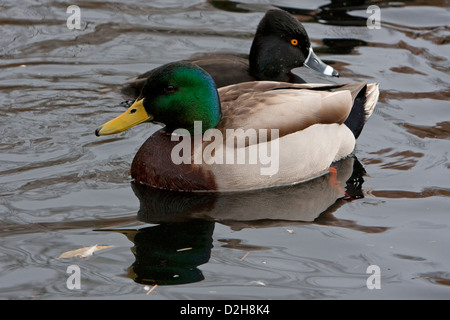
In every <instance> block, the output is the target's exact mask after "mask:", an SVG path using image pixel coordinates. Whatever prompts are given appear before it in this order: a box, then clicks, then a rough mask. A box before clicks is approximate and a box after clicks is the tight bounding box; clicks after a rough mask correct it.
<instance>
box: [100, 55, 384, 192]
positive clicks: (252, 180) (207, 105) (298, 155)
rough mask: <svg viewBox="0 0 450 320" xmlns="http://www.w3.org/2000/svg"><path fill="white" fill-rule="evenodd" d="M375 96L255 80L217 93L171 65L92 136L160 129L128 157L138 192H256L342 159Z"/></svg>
mask: <svg viewBox="0 0 450 320" xmlns="http://www.w3.org/2000/svg"><path fill="white" fill-rule="evenodd" d="M378 94H379V92H378V85H377V84H366V83H363V82H353V83H346V84H335V85H328V84H292V83H286V82H276V81H254V82H244V83H240V84H235V85H230V86H226V87H222V88H219V89H216V86H215V84H214V80H213V79H212V78H211V76H210V75H209V74H208V73H207V72H205V71H204V70H203V69H201V68H200V67H198V66H196V65H194V64H192V63H188V62H173V63H169V64H166V65H163V66H161V67H159V68H156V69H154V70H153V71H152V72H151V74H150V76H149V77H148V79H147V80H146V83H145V85H144V87H143V89H142V92H141V95H140V96H139V97H138V98H137V99H136V101H135V102H134V103H133V105H132V106H131V107H130V108H129V109H128V110H127V111H125V112H124V113H123V114H122V115H120V116H118V117H117V118H115V119H113V120H111V121H109V122H107V123H105V124H104V125H102V126H100V127H98V128H97V129H96V131H95V133H96V135H97V136H101V135H108V134H114V133H118V132H121V131H124V130H127V129H129V128H131V127H133V126H135V125H138V124H140V123H142V122H146V121H154V122H158V123H163V124H165V127H164V128H162V129H161V130H159V131H157V132H155V133H154V134H153V135H152V136H151V137H149V138H148V140H147V141H146V142H145V143H144V144H143V145H142V146H141V148H140V149H139V151H138V152H137V154H136V155H135V157H134V160H133V163H132V165H131V176H132V178H133V179H134V180H135V181H136V182H137V183H143V184H147V185H151V186H153V187H157V188H163V189H169V190H180V191H181V190H182V191H200V190H201V191H240V190H250V189H260V188H266V187H274V186H281V185H289V184H294V183H298V182H301V181H305V180H309V179H312V178H314V177H317V176H320V175H322V174H324V173H326V172H327V170H328V168H329V167H330V165H331V164H332V163H333V162H335V161H338V160H340V159H342V158H345V157H347V156H348V155H349V154H351V153H352V151H353V149H354V146H355V140H356V138H357V137H358V136H359V134H360V132H361V130H362V128H363V126H364V123H365V122H366V120H367V118H368V117H369V116H370V115H371V114H372V111H373V109H374V107H375V104H376V102H377V100H378ZM233 135H234V136H233ZM221 139H222V140H221ZM269 150H270V151H269ZM239 156H243V158H242V157H241V158H240V159H239Z"/></svg>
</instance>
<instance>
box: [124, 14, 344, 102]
mask: <svg viewBox="0 0 450 320" xmlns="http://www.w3.org/2000/svg"><path fill="white" fill-rule="evenodd" d="M184 61H188V62H191V63H193V64H196V65H197V66H199V67H201V68H202V69H204V70H205V71H206V72H208V73H209V74H210V76H211V77H212V78H213V79H214V82H215V83H216V86H217V87H218V88H220V87H224V86H228V85H230V84H236V83H240V82H248V81H255V80H270V81H284V82H292V83H304V82H305V81H304V80H303V79H302V78H300V77H299V76H297V75H295V74H293V73H292V72H291V70H292V69H294V68H298V67H301V66H306V67H308V68H311V69H313V70H316V71H318V72H320V73H322V74H325V75H328V76H335V77H338V76H339V73H338V72H337V71H336V70H335V69H333V68H332V67H331V66H329V65H326V64H325V63H323V62H322V61H321V60H320V59H319V57H318V56H317V55H316V54H315V53H314V51H313V49H312V47H311V42H310V41H309V37H308V34H307V32H306V30H305V28H304V27H303V25H302V24H301V23H300V22H299V21H298V20H297V19H295V18H294V17H293V16H292V15H291V14H289V13H288V12H286V11H284V10H281V9H272V10H269V11H267V12H266V14H265V16H264V17H263V18H262V20H261V21H260V23H259V25H258V28H257V30H256V34H255V37H254V39H253V43H252V46H251V49H250V55H249V58H248V59H247V58H243V57H240V56H237V55H231V54H200V55H197V56H194V57H193V58H192V59H190V60H184ZM150 72H151V71H148V72H146V73H144V74H142V75H140V76H138V77H137V79H135V80H132V81H130V82H128V83H127V84H126V85H125V86H123V87H122V88H121V91H122V93H123V94H125V95H126V96H130V97H133V98H136V97H137V96H138V95H139V93H140V92H141V89H142V86H143V85H144V83H145V80H146V79H147V78H148V76H149V75H150Z"/></svg>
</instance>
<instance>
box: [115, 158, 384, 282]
mask: <svg viewBox="0 0 450 320" xmlns="http://www.w3.org/2000/svg"><path fill="white" fill-rule="evenodd" d="M333 168H334V169H332V171H331V172H330V173H329V174H326V175H324V176H321V177H319V178H317V179H314V180H311V181H308V182H305V183H301V184H297V185H291V186H286V187H282V188H271V189H263V190H256V191H248V192H239V193H238V192H236V193H235V192H227V193H188V192H171V191H166V190H160V189H155V188H151V187H148V186H144V185H139V184H135V183H132V188H133V191H134V192H135V194H136V196H137V197H138V199H139V201H140V209H139V212H138V220H140V221H143V222H147V223H151V224H157V225H156V226H150V227H146V228H142V229H139V230H116V231H119V232H121V233H123V234H125V235H126V236H127V237H128V239H130V241H132V242H133V243H134V245H135V246H134V247H133V249H132V251H133V253H134V255H135V257H136V261H135V262H134V263H133V265H132V266H131V267H130V268H129V276H130V277H131V278H133V279H134V280H135V281H136V282H139V283H144V284H158V285H167V284H182V283H190V282H197V281H201V280H202V279H203V275H202V273H201V271H200V270H199V269H198V268H197V267H198V266H199V265H201V264H204V263H206V262H208V260H209V258H210V254H211V248H212V242H213V238H212V234H213V230H214V224H215V223H216V222H219V223H221V224H225V225H228V226H230V228H232V229H233V230H240V229H242V228H246V227H252V228H260V227H275V226H289V225H295V224H305V223H317V224H321V225H333V226H341V227H345V228H351V229H355V230H359V231H363V232H372V233H374V232H383V231H385V228H379V227H367V226H359V225H357V224H356V223H355V222H353V221H348V220H341V219H337V218H336V217H334V216H333V212H334V211H336V209H337V208H339V207H340V206H342V205H343V204H344V203H345V202H346V200H347V199H358V198H361V197H363V193H362V189H361V187H362V183H363V178H362V177H363V175H364V173H365V171H364V168H363V167H362V165H361V164H360V163H359V161H358V160H357V159H356V158H352V157H351V158H347V159H345V160H343V161H340V162H338V163H335V164H334V165H333ZM219 240H220V239H219ZM225 242H227V245H230V243H228V242H229V241H225ZM256 249H257V248H256Z"/></svg>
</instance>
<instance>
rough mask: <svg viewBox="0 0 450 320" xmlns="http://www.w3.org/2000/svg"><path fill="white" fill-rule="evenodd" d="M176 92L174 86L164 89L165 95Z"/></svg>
mask: <svg viewBox="0 0 450 320" xmlns="http://www.w3.org/2000/svg"><path fill="white" fill-rule="evenodd" d="M174 91H175V87H174V86H166V87H164V93H172V92H174Z"/></svg>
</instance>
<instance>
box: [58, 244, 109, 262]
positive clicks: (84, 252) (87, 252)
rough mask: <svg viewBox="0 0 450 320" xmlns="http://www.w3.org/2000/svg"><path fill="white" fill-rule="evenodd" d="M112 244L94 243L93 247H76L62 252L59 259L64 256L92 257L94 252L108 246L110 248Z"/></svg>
mask: <svg viewBox="0 0 450 320" xmlns="http://www.w3.org/2000/svg"><path fill="white" fill-rule="evenodd" d="M109 247H111V246H98V245H94V246H91V247H83V248H80V249H75V250H70V251H66V252H64V253H62V254H61V255H60V256H59V257H58V258H59V259H64V258H73V257H77V258H87V257H90V256H92V255H93V254H94V252H96V251H100V250H103V249H106V248H109Z"/></svg>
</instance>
